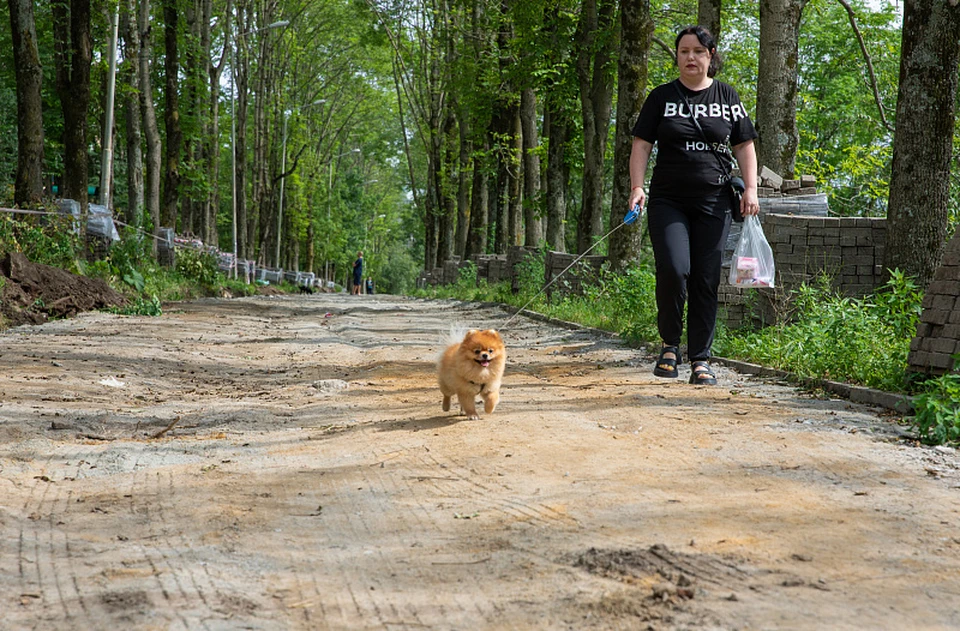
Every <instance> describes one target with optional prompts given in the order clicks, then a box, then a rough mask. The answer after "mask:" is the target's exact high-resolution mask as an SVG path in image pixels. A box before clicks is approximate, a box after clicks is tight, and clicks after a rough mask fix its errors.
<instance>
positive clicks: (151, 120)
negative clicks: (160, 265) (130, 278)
mask: <svg viewBox="0 0 960 631" xmlns="http://www.w3.org/2000/svg"><path fill="white" fill-rule="evenodd" d="M139 28H140V29H142V30H141V31H140V44H141V45H140V82H141V90H140V111H141V113H142V115H143V131H144V135H145V136H146V139H147V160H146V166H147V168H146V173H145V174H144V183H145V187H146V192H145V195H144V203H145V205H146V211H147V215H148V216H149V217H150V223H151V224H152V228H153V230H154V234H158V232H157V230H158V229H159V228H160V227H161V225H160V176H161V170H162V152H163V148H162V147H161V144H160V129H159V127H158V125H157V112H156V109H155V108H154V105H153V102H154V100H153V86H152V84H151V81H150V59H151V56H152V54H153V53H152V46H151V42H150V30H151V27H150V0H140V24H139ZM153 255H154V256H156V255H157V242H156V240H154V241H153Z"/></svg>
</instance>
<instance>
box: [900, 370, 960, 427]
mask: <svg viewBox="0 0 960 631" xmlns="http://www.w3.org/2000/svg"><path fill="white" fill-rule="evenodd" d="M913 408H914V412H915V416H914V417H913V419H912V420H911V425H912V426H913V427H914V428H915V429H916V430H917V434H918V436H919V438H920V440H921V441H922V442H923V443H926V444H928V445H941V444H944V443H953V444H958V443H960V374H958V373H956V372H951V373H947V374H945V375H943V376H941V377H938V378H936V379H930V380H929V381H926V382H925V383H924V384H923V386H922V392H921V393H920V394H918V395H917V396H915V397H914V398H913Z"/></svg>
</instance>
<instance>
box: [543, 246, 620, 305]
mask: <svg viewBox="0 0 960 631" xmlns="http://www.w3.org/2000/svg"><path fill="white" fill-rule="evenodd" d="M577 256H578V255H577V254H566V253H564V252H552V251H551V252H547V260H546V262H545V264H544V279H543V283H544V286H546V285H550V282H551V281H553V279H555V278H556V277H557V276H559V275H560V274H562V273H563V271H564V270H565V269H567V267H570V265H571V264H572V263H573V261H574V260H576V258H577ZM606 261H607V257H605V256H599V255H598V256H585V257H583V258H582V259H580V261H579V262H578V263H577V264H576V265H574V266H573V267H570V270H569V271H568V272H567V273H566V274H564V275H563V277H562V278H560V279H559V280H557V281H556V282H555V283H553V284H552V285H550V286H549V287H548V288H547V297H550V296H552V295H553V294H554V292H557V293H560V294H577V295H580V294H582V293H583V285H584V284H588V283H592V282H595V281H596V280H597V278H598V277H599V275H600V269H601V268H602V267H603V264H604V263H605V262H606Z"/></svg>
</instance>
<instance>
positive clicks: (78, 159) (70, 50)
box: [51, 0, 93, 230]
mask: <svg viewBox="0 0 960 631" xmlns="http://www.w3.org/2000/svg"><path fill="white" fill-rule="evenodd" d="M51 11H52V13H53V34H54V49H55V50H54V60H55V65H56V77H57V79H56V85H57V96H58V97H59V98H60V107H61V110H62V111H63V171H64V172H63V196H64V197H66V198H68V199H74V200H76V201H78V202H79V203H80V208H81V212H83V213H86V211H87V203H88V197H87V174H88V156H87V110H88V109H89V107H90V62H91V60H92V58H93V48H92V43H91V38H90V0H69V1H66V2H55V3H53V4H52V5H51ZM85 228H86V222H81V229H82V230H83V229H85Z"/></svg>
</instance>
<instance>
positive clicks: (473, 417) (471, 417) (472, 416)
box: [467, 414, 480, 421]
mask: <svg viewBox="0 0 960 631" xmlns="http://www.w3.org/2000/svg"><path fill="white" fill-rule="evenodd" d="M467 420H468V421H479V420H480V415H479V414H468V415H467Z"/></svg>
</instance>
